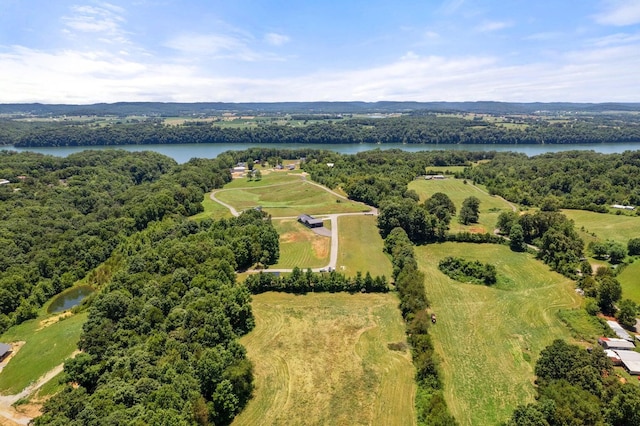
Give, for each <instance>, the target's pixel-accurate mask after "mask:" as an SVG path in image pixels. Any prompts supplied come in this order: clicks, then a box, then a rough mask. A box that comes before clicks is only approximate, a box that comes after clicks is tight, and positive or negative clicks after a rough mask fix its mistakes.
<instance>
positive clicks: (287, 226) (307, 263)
mask: <svg viewBox="0 0 640 426" xmlns="http://www.w3.org/2000/svg"><path fill="white" fill-rule="evenodd" d="M273 225H274V226H275V228H276V230H277V231H278V235H280V260H279V262H278V263H277V264H276V265H273V268H293V267H295V266H297V267H299V268H317V267H322V266H325V265H326V264H327V263H328V262H329V249H330V244H331V238H330V237H325V236H322V235H318V234H316V233H315V232H313V231H312V230H311V229H309V228H307V227H305V226H304V225H302V224H301V223H298V221H297V220H296V219H282V220H277V219H274V220H273Z"/></svg>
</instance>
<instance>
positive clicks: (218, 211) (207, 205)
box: [190, 193, 232, 220]
mask: <svg viewBox="0 0 640 426" xmlns="http://www.w3.org/2000/svg"><path fill="white" fill-rule="evenodd" d="M210 194H211V193H207V194H204V200H202V207H204V211H202V212H201V213H198V214H196V215H193V216H191V217H190V219H193V220H201V219H215V220H218V219H223V218H230V217H232V215H231V212H230V211H229V209H228V208H226V207H225V206H223V205H222V204H220V203H216V202H215V201H213V200H212V199H211V196H210Z"/></svg>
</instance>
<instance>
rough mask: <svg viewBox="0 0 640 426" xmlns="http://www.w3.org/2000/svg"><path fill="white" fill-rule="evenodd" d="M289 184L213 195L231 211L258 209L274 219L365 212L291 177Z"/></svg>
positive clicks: (360, 206)
mask: <svg viewBox="0 0 640 426" xmlns="http://www.w3.org/2000/svg"><path fill="white" fill-rule="evenodd" d="M290 180H291V181H290V182H289V183H283V184H279V185H277V186H275V185H272V186H262V187H256V188H238V189H227V188H226V187H225V189H224V190H221V191H219V192H217V193H216V197H217V198H218V199H219V200H221V201H222V202H225V203H227V204H230V205H231V206H233V207H235V209H236V210H238V211H241V210H246V209H251V208H254V207H257V206H262V210H264V211H266V212H267V213H269V214H271V215H272V216H274V217H288V216H298V215H301V214H303V213H306V214H311V215H313V214H330V213H352V212H361V211H368V210H369V208H368V207H366V206H363V205H362V204H359V203H355V202H353V201H345V200H343V199H340V198H338V197H336V196H335V195H332V194H330V193H329V192H327V191H325V190H323V189H322V188H319V187H317V186H315V185H312V184H310V183H308V182H306V181H301V180H300V179H299V178H297V177H292V178H290ZM247 183H249V182H247Z"/></svg>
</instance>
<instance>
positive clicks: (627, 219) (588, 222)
mask: <svg viewBox="0 0 640 426" xmlns="http://www.w3.org/2000/svg"><path fill="white" fill-rule="evenodd" d="M562 213H564V214H565V215H566V216H567V217H568V218H569V219H572V220H573V221H574V222H575V224H576V229H579V230H583V228H584V230H583V233H587V234H595V235H596V238H594V237H593V236H592V235H586V236H584V235H583V238H584V240H585V243H589V242H590V241H595V240H600V241H604V240H613V241H618V242H620V243H622V244H624V245H625V246H626V245H627V241H629V238H632V237H633V236H638V235H640V217H638V216H627V215H615V214H605V213H595V212H589V211H584V210H562Z"/></svg>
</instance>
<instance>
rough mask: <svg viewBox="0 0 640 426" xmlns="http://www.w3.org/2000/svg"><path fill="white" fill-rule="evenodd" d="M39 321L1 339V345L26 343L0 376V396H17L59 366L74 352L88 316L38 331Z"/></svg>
mask: <svg viewBox="0 0 640 426" xmlns="http://www.w3.org/2000/svg"><path fill="white" fill-rule="evenodd" d="M41 320H42V318H38V319H33V320H30V321H26V322H24V323H22V324H20V325H17V326H15V327H11V328H10V329H9V330H8V331H7V332H5V333H4V334H3V335H2V336H0V341H1V342H4V343H10V342H17V341H24V342H25V344H24V345H23V346H22V348H20V350H19V351H18V353H17V354H16V355H15V356H14V357H13V359H11V361H9V363H8V364H7V366H6V367H5V368H4V369H3V370H2V372H0V393H2V394H5V395H9V394H16V393H18V392H20V391H22V390H23V389H24V388H25V387H27V386H28V385H29V383H31V382H33V381H36V380H38V378H40V377H41V376H43V375H44V374H45V373H47V372H48V371H50V370H51V369H53V368H54V367H56V366H57V365H60V364H62V362H63V361H64V360H65V359H66V358H68V357H69V356H70V355H71V354H72V353H73V352H74V351H75V350H76V349H77V344H78V340H79V338H80V334H81V333H82V324H84V322H85V321H86V320H87V313H81V314H75V315H72V316H71V317H69V318H66V319H64V320H62V321H58V322H55V323H53V324H51V325H49V326H47V327H45V328H40V327H41V324H40V321H41Z"/></svg>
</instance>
